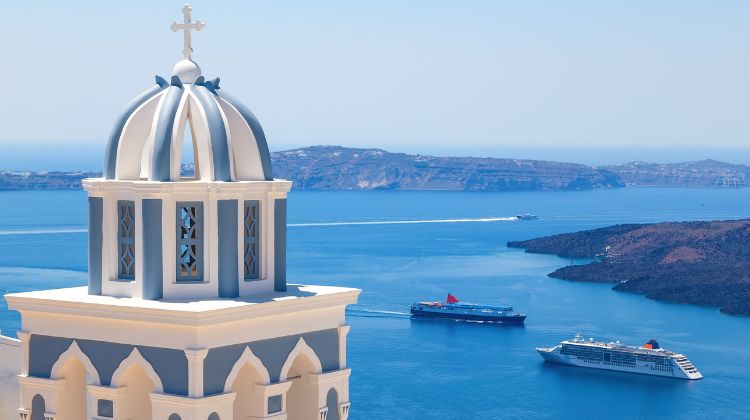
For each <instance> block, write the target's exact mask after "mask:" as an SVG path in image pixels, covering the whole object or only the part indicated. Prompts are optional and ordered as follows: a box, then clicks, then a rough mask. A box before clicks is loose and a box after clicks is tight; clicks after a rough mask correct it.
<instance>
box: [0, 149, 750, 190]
mask: <svg viewBox="0 0 750 420" xmlns="http://www.w3.org/2000/svg"><path fill="white" fill-rule="evenodd" d="M271 158H272V161H273V170H274V176H275V177H277V178H283V179H289V180H291V181H293V182H294V188H295V189H297V190H377V189H381V190H412V191H413V190H453V191H555V190H592V189H611V188H624V187H687V188H742V187H748V186H750V166H747V165H735V164H730V163H724V162H719V161H715V160H702V161H696V162H685V163H670V164H658V163H646V162H630V163H626V164H622V165H613V166H603V167H596V166H588V165H582V164H577V163H564V162H552V161H542V160H528V159H500V158H478V157H435V156H428V155H409V154H405V153H390V152H387V151H384V150H380V149H355V148H347V147H340V146H313V147H305V148H301V149H294V150H286V151H281V152H274V153H272V156H271ZM183 171H184V172H185V173H191V172H192V167H191V166H190V165H186V166H184V167H183ZM98 176H101V173H98V172H83V171H71V172H61V171H23V170H0V191H9V190H72V189H80V188H81V179H83V178H89V177H98Z"/></svg>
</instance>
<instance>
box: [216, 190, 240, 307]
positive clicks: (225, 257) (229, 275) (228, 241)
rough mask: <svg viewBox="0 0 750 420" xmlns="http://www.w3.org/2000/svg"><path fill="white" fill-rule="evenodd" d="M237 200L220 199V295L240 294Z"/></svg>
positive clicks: (235, 295) (233, 295) (236, 295)
mask: <svg viewBox="0 0 750 420" xmlns="http://www.w3.org/2000/svg"><path fill="white" fill-rule="evenodd" d="M238 205H239V204H238V202H237V200H218V203H217V206H218V209H217V211H218V218H219V297H223V298H236V297H238V296H239V295H240V284H239V279H238V277H239V273H238V271H239V270H238V268H237V267H238V266H237V264H238V262H239V257H240V255H239V249H238V246H237V239H238V238H237V235H238V234H239V230H238V229H237V206H238Z"/></svg>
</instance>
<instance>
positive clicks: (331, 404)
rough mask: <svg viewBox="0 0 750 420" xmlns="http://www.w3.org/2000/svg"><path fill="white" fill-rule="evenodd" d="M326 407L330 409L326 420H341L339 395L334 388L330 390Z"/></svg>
mask: <svg viewBox="0 0 750 420" xmlns="http://www.w3.org/2000/svg"><path fill="white" fill-rule="evenodd" d="M326 407H328V417H326V420H339V394H338V392H336V390H335V389H333V388H331V389H329V390H328V395H327V396H326Z"/></svg>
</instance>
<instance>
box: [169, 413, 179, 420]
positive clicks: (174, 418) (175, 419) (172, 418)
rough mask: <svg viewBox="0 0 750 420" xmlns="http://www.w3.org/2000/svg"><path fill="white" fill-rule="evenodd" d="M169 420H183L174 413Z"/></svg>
mask: <svg viewBox="0 0 750 420" xmlns="http://www.w3.org/2000/svg"><path fill="white" fill-rule="evenodd" d="M167 420H182V417H180V415H179V414H177V413H172V414H170V415H169V418H168V419H167Z"/></svg>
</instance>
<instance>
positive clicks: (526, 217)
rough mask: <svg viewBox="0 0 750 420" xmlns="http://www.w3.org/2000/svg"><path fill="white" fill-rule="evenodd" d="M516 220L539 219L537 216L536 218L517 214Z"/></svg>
mask: <svg viewBox="0 0 750 420" xmlns="http://www.w3.org/2000/svg"><path fill="white" fill-rule="evenodd" d="M516 219H518V220H537V219H539V216H537V215H535V214H529V213H524V214H519V215H518V216H516Z"/></svg>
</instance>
